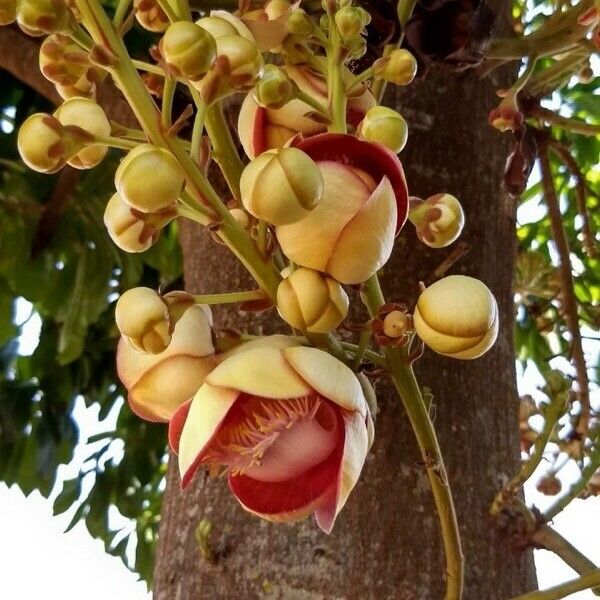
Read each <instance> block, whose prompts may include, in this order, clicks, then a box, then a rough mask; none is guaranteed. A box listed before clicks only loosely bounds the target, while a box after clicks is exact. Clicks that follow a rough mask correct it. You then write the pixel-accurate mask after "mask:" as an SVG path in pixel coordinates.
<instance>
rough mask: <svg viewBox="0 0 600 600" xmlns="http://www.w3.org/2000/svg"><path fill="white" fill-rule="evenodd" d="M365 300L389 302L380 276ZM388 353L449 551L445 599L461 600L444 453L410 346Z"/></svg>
mask: <svg viewBox="0 0 600 600" xmlns="http://www.w3.org/2000/svg"><path fill="white" fill-rule="evenodd" d="M363 301H364V302H365V304H366V306H367V308H368V310H369V313H370V314H371V316H372V317H374V316H375V315H376V314H377V312H378V311H379V309H380V308H381V307H382V306H383V304H385V299H384V297H383V293H382V291H381V287H380V285H379V279H378V278H377V275H373V276H372V277H371V278H370V279H368V280H367V282H366V284H365V288H364V291H363ZM385 356H386V358H387V363H388V367H389V369H390V374H391V376H392V380H393V382H394V386H395V387H396V389H397V391H398V393H399V395H400V398H401V400H402V403H403V405H404V409H405V410H406V413H407V415H408V418H409V420H410V422H411V425H412V429H413V431H414V433H415V437H416V438H417V443H418V444H419V448H420V450H421V455H422V457H423V462H424V464H425V468H426V470H427V477H428V478H429V484H430V486H431V491H432V493H433V498H434V501H435V505H436V509H437V512H438V517H439V519H440V526H441V530H442V538H443V542H444V549H445V552H446V575H447V581H446V595H445V599H446V600H459V599H460V598H461V596H462V590H463V577H464V558H463V553H462V548H461V542H460V534H459V530H458V522H457V519H456V511H455V508H454V501H453V500H452V494H451V491H450V486H449V483H448V476H447V474H446V468H445V466H444V462H443V458H442V452H441V450H440V447H439V443H438V440H437V437H436V434H435V429H434V427H433V423H432V422H431V418H430V416H429V412H428V410H427V407H426V406H425V402H424V401H423V396H422V394H421V390H420V388H419V385H418V383H417V381H416V379H415V375H414V373H413V370H412V366H411V365H410V364H409V363H408V362H407V359H408V357H407V349H406V348H393V347H388V348H386V350H385Z"/></svg>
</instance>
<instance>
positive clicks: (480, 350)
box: [450, 313, 499, 360]
mask: <svg viewBox="0 0 600 600" xmlns="http://www.w3.org/2000/svg"><path fill="white" fill-rule="evenodd" d="M498 326H499V322H498V314H497V313H496V319H495V320H494V322H493V323H492V326H491V327H490V328H489V329H488V332H487V333H486V334H485V335H484V336H483V337H482V338H481V340H480V341H479V343H478V344H476V345H475V346H473V347H472V348H470V349H468V350H463V351H461V352H454V353H453V354H451V355H450V356H452V357H453V358H462V359H466V360H471V359H474V358H479V357H480V356H481V355H482V354H484V353H485V352H487V351H488V350H489V349H490V348H491V347H492V346H493V345H494V343H495V341H496V338H497V337H498V329H499V327H498Z"/></svg>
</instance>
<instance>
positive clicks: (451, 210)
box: [408, 194, 465, 248]
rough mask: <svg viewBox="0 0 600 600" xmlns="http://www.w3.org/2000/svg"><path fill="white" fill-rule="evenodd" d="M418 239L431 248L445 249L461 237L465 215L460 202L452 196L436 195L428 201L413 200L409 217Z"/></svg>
mask: <svg viewBox="0 0 600 600" xmlns="http://www.w3.org/2000/svg"><path fill="white" fill-rule="evenodd" d="M408 218H409V219H410V220H411V222H412V223H413V225H414V226H415V228H416V231H417V236H418V238H419V239H420V240H421V241H422V242H423V243H424V244H426V245H427V246H429V247H430V248H445V247H446V246H449V245H450V244H452V242H454V241H455V240H456V239H457V238H458V236H459V235H460V233H461V231H462V229H463V226H464V224H465V215H464V212H463V209H462V206H461V205H460V202H459V201H458V200H457V199H456V198H455V197H454V196H451V195H450V194H436V195H435V196H431V197H430V198H427V200H424V201H421V200H411V209H410V213H409V215H408Z"/></svg>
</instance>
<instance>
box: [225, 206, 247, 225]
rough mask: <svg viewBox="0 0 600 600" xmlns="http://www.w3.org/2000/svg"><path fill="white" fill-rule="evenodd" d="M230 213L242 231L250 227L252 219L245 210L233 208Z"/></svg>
mask: <svg viewBox="0 0 600 600" xmlns="http://www.w3.org/2000/svg"><path fill="white" fill-rule="evenodd" d="M229 213H230V214H231V216H232V217H233V218H234V219H235V220H236V221H237V223H238V225H239V226H240V227H241V228H242V229H248V227H249V226H250V217H249V216H248V213H247V212H246V211H245V210H243V209H241V208H231V209H229Z"/></svg>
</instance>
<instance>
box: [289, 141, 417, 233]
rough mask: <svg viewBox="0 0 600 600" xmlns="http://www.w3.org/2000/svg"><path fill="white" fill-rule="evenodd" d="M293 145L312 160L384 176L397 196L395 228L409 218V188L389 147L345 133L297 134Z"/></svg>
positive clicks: (402, 171)
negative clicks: (344, 165)
mask: <svg viewBox="0 0 600 600" xmlns="http://www.w3.org/2000/svg"><path fill="white" fill-rule="evenodd" d="M292 145H294V146H296V147H297V148H300V149H301V150H303V151H304V152H306V154H308V155H309V156H310V157H311V158H312V159H313V160H314V161H322V160H333V161H336V162H340V163H344V164H349V165H352V166H354V167H357V168H359V169H362V170H364V171H366V172H367V173H368V174H369V175H371V177H373V178H374V179H375V180H376V181H377V182H379V181H381V179H382V178H383V177H384V176H387V177H388V179H389V180H390V183H391V184H392V187H393V188H394V194H395V195H396V202H397V204H398V221H397V224H396V231H400V229H401V228H402V226H403V225H404V223H405V221H406V218H407V217H408V188H407V186H406V179H405V177H404V170H403V169H402V163H401V162H400V160H399V159H398V157H397V156H396V155H395V154H394V153H393V152H392V151H391V150H389V149H388V148H386V147H385V146H383V145H381V144H376V143H374V142H367V141H364V140H359V139H358V138H357V137H355V136H353V135H348V134H344V133H321V134H318V135H313V136H311V137H307V138H303V137H297V138H295V139H294V140H293V141H292Z"/></svg>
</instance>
